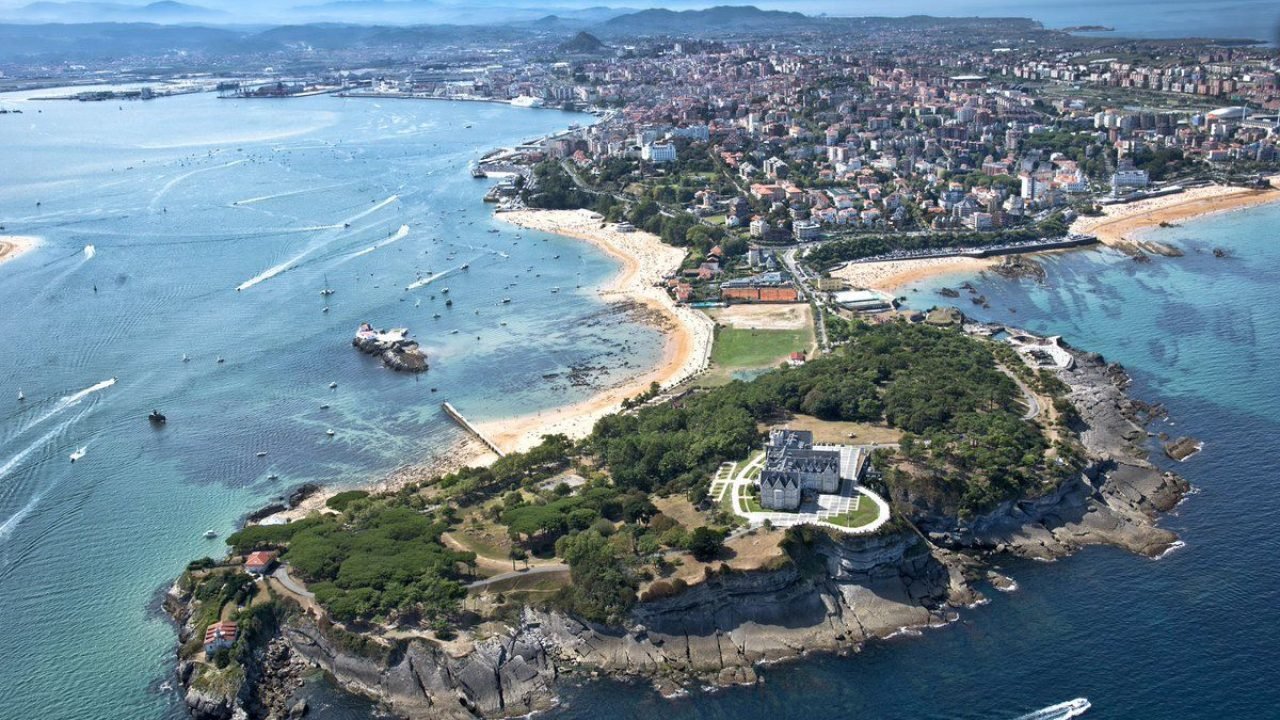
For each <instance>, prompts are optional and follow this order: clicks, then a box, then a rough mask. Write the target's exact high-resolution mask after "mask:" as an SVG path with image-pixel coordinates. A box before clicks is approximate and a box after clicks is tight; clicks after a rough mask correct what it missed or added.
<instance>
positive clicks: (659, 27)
mask: <svg viewBox="0 0 1280 720" xmlns="http://www.w3.org/2000/svg"><path fill="white" fill-rule="evenodd" d="M814 22H815V19H814V18H811V17H809V16H808V15H804V14H803V13H798V12H783V11H780V10H761V9H760V8H758V7H755V6H752V5H719V6H716V7H712V8H707V9H705V10H684V11H674V10H665V9H651V10H641V11H639V12H635V13H629V14H626V15H620V16H618V17H615V18H612V19H610V20H607V21H606V22H605V23H604V25H603V27H602V29H605V30H607V31H609V32H616V31H619V30H622V31H626V32H628V33H630V34H633V35H635V34H659V33H661V34H686V33H700V32H705V31H709V30H721V31H728V32H744V31H763V30H786V29H790V28H795V27H797V26H807V25H812V24H813V23H814Z"/></svg>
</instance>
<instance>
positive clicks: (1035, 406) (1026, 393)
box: [996, 365, 1040, 420]
mask: <svg viewBox="0 0 1280 720" xmlns="http://www.w3.org/2000/svg"><path fill="white" fill-rule="evenodd" d="M996 367H998V368H1000V372H1002V373H1004V374H1005V375H1008V376H1009V379H1010V380H1012V381H1013V382H1014V383H1016V384H1017V386H1018V389H1019V390H1021V391H1022V397H1023V400H1025V401H1026V403H1027V411H1026V412H1025V413H1023V414H1022V419H1023V420H1034V419H1035V418H1036V416H1037V415H1039V414H1040V400H1039V399H1037V398H1036V395H1035V393H1033V392H1031V388H1029V387H1027V385H1026V383H1024V382H1022V380H1021V379H1020V378H1019V377H1018V376H1017V375H1014V374H1013V371H1012V370H1010V369H1009V368H1007V367H1005V366H1003V365H997V366H996Z"/></svg>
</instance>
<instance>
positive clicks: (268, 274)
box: [236, 195, 409, 292]
mask: <svg viewBox="0 0 1280 720" xmlns="http://www.w3.org/2000/svg"><path fill="white" fill-rule="evenodd" d="M399 199H400V196H399V195H392V196H391V197H389V198H387V199H386V200H383V201H382V202H380V203H377V204H375V205H374V206H373V207H371V208H369V209H368V210H363V211H361V212H359V213H356V214H355V215H352V216H351V217H349V218H347V219H346V220H344V221H343V222H342V223H341V224H340V225H334V226H326V227H332V228H335V229H337V230H339V231H340V230H345V229H347V228H350V227H351V223H353V222H355V221H356V220H359V219H360V218H363V217H368V216H369V215H372V214H373V213H375V212H377V211H379V210H381V209H382V208H384V207H386V206H388V205H390V204H391V203H393V202H395V201H397V200H399ZM403 229H404V232H405V234H408V232H409V231H408V229H407V226H406V227H405V228H403ZM337 236H338V235H337V234H335V235H333V236H332V237H330V238H329V239H327V240H324V241H323V242H319V243H316V244H314V245H312V246H311V247H308V248H307V249H306V250H303V251H302V252H300V253H298V254H297V255H294V256H293V257H291V258H289V259H288V260H285V261H284V262H282V263H280V264H278V265H273V266H271V267H269V268H267V269H266V270H264V271H262V272H260V273H258V274H257V275H254V276H253V277H251V278H249V279H248V280H245V281H244V282H242V283H240V284H239V285H237V286H236V292H240V291H242V290H248V289H249V288H251V287H253V286H254V285H257V284H259V283H262V282H265V281H267V280H270V279H271V278H273V277H275V276H277V275H279V274H280V273H282V272H284V271H286V270H291V269H293V268H294V267H296V266H297V265H298V263H300V262H302V260H303V258H306V257H307V256H308V255H310V254H311V253H313V252H315V251H317V250H319V249H321V248H323V247H324V246H326V245H328V244H330V243H332V242H333V241H334V240H336V239H337ZM396 239H397V240H398V239H399V238H396ZM385 242H386V241H384V243H385ZM393 242H394V241H393ZM375 247H376V246H375Z"/></svg>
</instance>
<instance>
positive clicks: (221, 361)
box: [218, 355, 226, 363]
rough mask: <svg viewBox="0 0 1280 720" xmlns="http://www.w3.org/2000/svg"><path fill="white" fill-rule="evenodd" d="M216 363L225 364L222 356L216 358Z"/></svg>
mask: <svg viewBox="0 0 1280 720" xmlns="http://www.w3.org/2000/svg"><path fill="white" fill-rule="evenodd" d="M218 362H220V363H224V362H226V360H224V359H223V358H222V356H221V355H219V356H218Z"/></svg>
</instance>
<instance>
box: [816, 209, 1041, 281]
mask: <svg viewBox="0 0 1280 720" xmlns="http://www.w3.org/2000/svg"><path fill="white" fill-rule="evenodd" d="M1066 233H1067V225H1066V223H1064V222H1063V221H1062V218H1061V216H1060V215H1053V216H1051V217H1049V218H1048V219H1046V220H1044V221H1043V222H1041V223H1040V224H1039V225H1034V226H1029V227H1022V228H1012V229H1007V230H999V231H994V232H977V231H975V232H932V233H921V234H916V235H865V236H856V237H851V238H846V239H843V240H833V241H831V242H828V243H824V244H822V245H820V246H818V247H815V248H812V249H811V250H809V252H808V253H807V254H806V255H805V256H804V260H805V262H806V263H808V264H809V265H812V266H813V267H815V268H818V269H826V268H829V267H831V266H833V265H837V264H839V263H842V262H848V261H850V260H861V259H863V258H870V257H878V256H881V255H887V254H889V253H894V252H904V251H905V252H914V251H920V250H946V249H949V248H979V247H991V246H994V245H1014V244H1019V243H1029V242H1034V241H1036V240H1042V239H1045V238H1055V237H1062V236H1063V235H1066Z"/></svg>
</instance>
